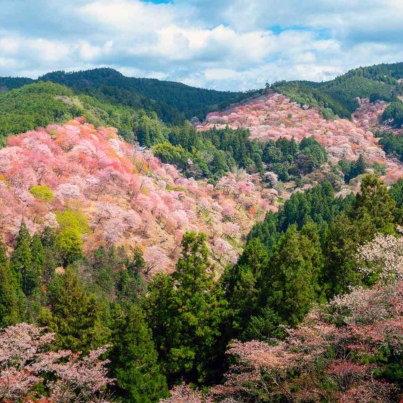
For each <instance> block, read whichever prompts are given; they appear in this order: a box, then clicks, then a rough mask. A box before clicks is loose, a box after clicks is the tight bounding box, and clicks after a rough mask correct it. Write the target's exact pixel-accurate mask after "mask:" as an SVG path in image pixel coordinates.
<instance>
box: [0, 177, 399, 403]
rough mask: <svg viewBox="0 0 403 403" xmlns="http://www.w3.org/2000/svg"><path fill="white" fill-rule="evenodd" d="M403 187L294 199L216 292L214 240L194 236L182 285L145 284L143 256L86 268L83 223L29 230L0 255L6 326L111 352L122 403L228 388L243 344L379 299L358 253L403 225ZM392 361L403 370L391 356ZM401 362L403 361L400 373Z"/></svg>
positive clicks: (179, 274)
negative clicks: (318, 311) (336, 301)
mask: <svg viewBox="0 0 403 403" xmlns="http://www.w3.org/2000/svg"><path fill="white" fill-rule="evenodd" d="M402 212H403V181H402V180H401V181H399V182H398V183H397V184H396V185H394V186H392V188H391V189H390V190H389V191H388V190H387V189H386V187H385V185H384V184H383V183H382V182H381V181H380V179H378V178H377V177H375V176H367V177H365V178H364V180H363V182H362V186H361V192H360V193H359V194H358V195H357V196H353V195H350V196H348V197H346V198H344V199H343V198H336V197H335V195H334V190H333V188H332V186H331V185H330V184H323V185H321V186H317V187H315V188H313V189H311V190H309V191H307V192H306V193H296V194H294V195H293V196H292V197H291V198H290V199H289V200H288V201H287V202H286V203H285V204H284V207H283V208H282V209H281V210H280V212H279V213H275V214H274V213H269V214H268V215H267V217H266V219H265V221H264V222H262V223H258V224H256V225H255V227H254V228H253V230H252V231H251V233H250V234H249V237H248V242H247V245H246V247H245V250H244V253H243V254H242V256H241V257H240V259H239V261H238V263H237V264H236V265H235V266H230V267H228V268H227V269H226V270H225V273H224V274H223V275H222V276H221V278H220V280H218V281H217V280H216V274H215V271H214V267H213V265H212V264H211V262H210V260H209V251H208V248H207V246H206V237H205V235H204V234H196V233H194V232H192V233H187V234H185V235H184V237H183V240H182V254H181V257H180V259H179V261H178V263H177V265H176V270H175V272H174V273H173V274H171V275H168V274H164V273H160V274H157V275H156V276H155V277H154V278H153V279H152V280H151V281H150V282H149V283H146V282H145V281H144V273H145V271H146V268H145V262H144V259H143V256H142V252H141V249H140V248H136V249H135V250H134V252H132V253H130V254H128V253H127V252H126V251H125V250H123V249H122V248H114V247H110V248H100V249H98V250H97V251H95V252H94V253H93V254H92V255H90V256H86V257H84V256H83V254H82V251H81V245H80V243H79V239H80V234H82V233H85V231H86V228H87V224H86V222H85V220H84V219H83V217H81V216H80V215H78V216H77V214H76V213H74V212H67V213H66V212H65V213H63V214H62V215H61V216H60V217H58V221H60V223H61V226H60V228H59V229H57V230H54V229H50V228H46V229H45V231H44V232H43V233H42V234H35V235H34V236H33V237H31V235H30V234H29V232H28V230H27V228H26V226H25V224H24V222H23V223H22V225H21V229H20V232H19V235H18V237H17V240H16V244H15V246H14V250H13V252H12V254H11V259H10V261H9V259H8V258H7V256H6V252H5V247H4V246H2V247H1V248H0V325H1V326H7V325H11V324H15V323H18V322H21V321H28V322H32V323H34V324H37V325H41V326H47V327H48V328H49V329H50V330H51V331H54V332H55V333H56V338H55V343H54V348H56V349H71V350H72V351H74V352H77V351H83V352H87V351H89V350H91V349H94V348H97V347H99V346H101V345H104V344H107V343H110V344H112V347H111V349H110V350H109V353H108V357H109V359H110V360H111V363H110V365H109V371H110V376H112V377H114V378H116V379H117V380H116V385H115V386H114V387H112V390H111V391H112V392H113V395H114V396H115V398H116V399H117V400H119V399H121V400H122V401H127V402H136V403H137V402H138V403H139V402H157V401H158V399H160V398H163V397H166V396H168V389H169V388H170V387H172V386H173V385H175V384H180V383H181V382H183V381H185V382H187V383H192V384H194V385H199V386H209V385H213V384H217V383H220V382H221V381H222V380H223V378H222V377H223V374H224V372H225V371H226V370H227V368H228V365H229V361H228V359H227V358H226V357H227V356H226V354H225V351H226V348H227V346H228V345H229V343H230V342H231V340H233V339H238V340H241V341H248V340H259V341H269V340H270V339H271V338H273V337H277V338H280V339H281V338H282V337H283V336H284V328H283V327H282V326H280V325H288V326H296V325H297V324H298V323H300V322H301V321H302V320H303V318H304V316H305V315H306V314H307V312H308V311H309V310H310V309H311V308H312V306H313V305H314V304H317V303H319V304H321V303H325V302H326V301H327V300H329V299H330V298H332V297H333V296H335V295H339V294H344V293H347V292H349V290H350V287H351V286H364V287H370V286H371V285H372V284H374V282H375V281H376V279H377V275H376V273H375V274H374V275H372V276H370V277H368V276H364V275H363V274H362V272H361V271H360V270H358V268H359V267H358V265H359V262H358V261H357V260H356V254H357V248H358V246H359V245H362V244H364V243H366V242H368V241H370V240H371V239H372V238H373V237H374V236H375V235H376V234H378V233H383V234H393V235H396V234H397V232H396V226H397V225H401V224H402V223H403V218H402V217H403V214H402ZM383 359H384V360H397V359H398V360H400V359H401V358H399V357H392V356H391V355H388V353H387V352H385V355H384V357H383ZM398 362H400V361H398Z"/></svg>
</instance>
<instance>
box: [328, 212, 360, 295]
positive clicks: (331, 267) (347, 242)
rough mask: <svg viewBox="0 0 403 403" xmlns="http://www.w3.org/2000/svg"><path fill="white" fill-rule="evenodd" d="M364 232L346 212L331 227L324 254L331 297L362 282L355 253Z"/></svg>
mask: <svg viewBox="0 0 403 403" xmlns="http://www.w3.org/2000/svg"><path fill="white" fill-rule="evenodd" d="M361 239H362V234H360V230H359V228H358V227H357V225H356V224H355V223H354V222H352V221H351V220H350V219H349V217H347V216H346V215H345V214H342V215H340V216H339V217H338V218H337V219H336V220H335V221H334V222H333V223H332V224H331V225H330V227H329V233H328V237H327V239H326V243H325V247H324V254H325V257H326V265H325V267H326V270H325V271H326V273H325V283H326V290H327V296H328V297H329V298H331V297H333V296H334V295H337V294H344V293H346V292H348V289H349V287H350V286H355V285H359V284H360V283H361V278H362V276H361V274H360V273H358V271H357V268H356V261H355V254H356V251H357V246H358V244H359V243H360V240H361Z"/></svg>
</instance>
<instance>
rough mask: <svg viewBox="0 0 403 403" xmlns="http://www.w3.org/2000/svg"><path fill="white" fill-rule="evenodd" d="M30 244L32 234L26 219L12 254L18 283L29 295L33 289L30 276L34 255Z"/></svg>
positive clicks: (12, 267)
mask: <svg viewBox="0 0 403 403" xmlns="http://www.w3.org/2000/svg"><path fill="white" fill-rule="evenodd" d="M30 244H31V235H30V234H29V232H28V229H27V226H26V225H25V221H24V220H22V222H21V227H20V231H19V233H18V237H17V245H16V246H15V248H14V251H13V254H12V256H11V269H12V270H13V272H14V273H15V276H16V278H17V280H18V283H19V285H20V287H21V288H22V290H23V292H24V294H25V295H29V294H30V292H31V291H32V289H31V284H30V278H31V275H32V273H31V271H32V255H31V248H30Z"/></svg>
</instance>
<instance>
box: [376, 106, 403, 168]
mask: <svg viewBox="0 0 403 403" xmlns="http://www.w3.org/2000/svg"><path fill="white" fill-rule="evenodd" d="M402 105H403V104H402ZM377 136H378V137H380V140H379V144H380V145H381V146H382V148H383V149H384V150H385V152H386V154H388V155H390V156H394V157H397V158H399V160H400V161H403V137H401V136H398V135H396V134H394V133H378V135H377Z"/></svg>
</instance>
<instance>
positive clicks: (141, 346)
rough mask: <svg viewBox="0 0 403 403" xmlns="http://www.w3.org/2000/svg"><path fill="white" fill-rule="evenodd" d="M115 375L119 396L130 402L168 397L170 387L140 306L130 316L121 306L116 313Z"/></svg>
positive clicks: (111, 357)
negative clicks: (162, 370)
mask: <svg viewBox="0 0 403 403" xmlns="http://www.w3.org/2000/svg"><path fill="white" fill-rule="evenodd" d="M113 314H114V318H115V320H114V327H113V339H112V343H113V348H112V350H111V352H110V356H109V358H110V360H111V376H112V377H114V378H116V379H117V380H116V393H117V394H118V395H119V396H121V397H122V398H123V399H124V401H125V402H128V403H152V402H157V401H159V399H161V398H165V397H167V396H168V385H167V380H166V378H165V376H164V375H163V374H162V372H161V368H160V366H159V364H158V363H157V361H158V353H157V350H156V349H155V345H154V342H153V340H152V333H151V330H150V329H149V328H148V326H147V324H146V321H145V316H144V313H143V312H142V310H141V309H140V308H139V307H138V306H137V305H134V304H133V305H131V307H130V309H129V310H128V312H127V313H125V312H124V311H123V310H122V309H121V308H120V307H119V306H117V307H116V308H115V310H114V312H113Z"/></svg>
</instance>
